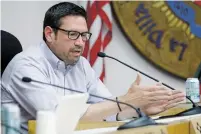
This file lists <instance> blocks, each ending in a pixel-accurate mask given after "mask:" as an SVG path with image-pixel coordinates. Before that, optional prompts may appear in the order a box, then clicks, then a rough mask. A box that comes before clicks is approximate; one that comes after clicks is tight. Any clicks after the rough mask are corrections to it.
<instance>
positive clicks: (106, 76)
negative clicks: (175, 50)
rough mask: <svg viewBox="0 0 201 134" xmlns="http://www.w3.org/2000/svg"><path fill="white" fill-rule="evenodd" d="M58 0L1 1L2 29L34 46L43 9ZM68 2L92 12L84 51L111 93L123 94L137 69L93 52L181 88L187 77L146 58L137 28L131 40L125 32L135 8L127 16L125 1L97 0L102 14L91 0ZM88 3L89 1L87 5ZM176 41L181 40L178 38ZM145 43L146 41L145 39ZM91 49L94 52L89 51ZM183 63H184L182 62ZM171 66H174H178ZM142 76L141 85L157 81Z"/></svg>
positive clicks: (26, 44) (161, 51)
mask: <svg viewBox="0 0 201 134" xmlns="http://www.w3.org/2000/svg"><path fill="white" fill-rule="evenodd" d="M58 2H61V1H31V2H28V1H12V2H11V1H2V2H1V29H2V30H5V31H7V32H10V33H12V34H13V35H15V36H16V37H17V38H18V39H19V41H20V42H21V44H22V47H23V49H24V50H25V49H27V48H28V47H29V46H31V45H36V44H38V43H40V42H41V41H42V30H43V19H44V15H45V12H46V11H47V9H48V8H49V7H50V6H52V5H54V4H56V3H58ZM71 2H73V3H75V4H78V5H80V6H83V7H84V8H85V9H88V10H89V9H90V12H88V13H89V14H90V15H91V17H92V15H93V16H94V15H95V17H94V18H93V17H92V18H90V23H91V24H89V27H90V31H91V32H92V34H93V36H92V39H91V40H90V42H89V44H88V45H89V47H88V51H85V56H86V57H87V58H88V59H89V60H90V63H91V64H92V66H93V68H94V69H95V71H96V72H97V74H98V75H99V76H100V77H101V78H103V81H104V83H105V85H106V86H107V87H108V89H109V90H110V91H111V92H112V93H113V94H114V95H121V94H124V93H126V92H127V90H128V88H129V87H130V85H131V84H132V82H133V81H134V80H135V78H136V75H137V72H135V71H133V70H131V69H130V68H127V67H125V66H124V65H122V64H120V63H118V62H116V61H114V60H111V59H105V60H104V61H103V59H100V58H98V57H96V54H95V52H96V51H98V50H100V51H104V52H105V53H107V54H108V55H110V56H113V57H116V58H118V59H119V60H121V61H124V62H125V63H128V64H129V65H131V66H133V67H135V68H137V69H139V70H141V71H143V72H145V73H147V74H149V75H151V76H153V77H155V78H156V79H159V80H160V81H162V82H164V83H167V84H169V85H170V86H172V87H174V88H176V89H181V90H184V88H185V80H186V79H185V78H184V77H183V78H182V77H180V76H179V75H176V74H173V73H170V72H171V71H168V69H166V66H165V64H163V65H162V64H161V65H160V64H159V62H158V61H159V60H158V61H156V62H154V60H155V59H149V56H148V55H146V51H144V53H143V50H142V48H140V47H139V45H137V44H136V45H134V42H135V40H134V41H133V39H135V38H136V37H139V38H138V40H140V41H141V40H144V41H145V40H146V38H144V37H141V36H140V35H141V34H140V33H139V32H136V31H134V33H133V34H132V36H133V39H132V37H131V33H132V32H131V33H130V31H128V29H129V27H125V25H126V24H125V21H124V22H123V21H122V20H123V19H124V18H123V17H124V16H125V17H126V16H128V17H129V12H133V11H134V9H132V8H131V10H129V11H128V15H126V14H124V15H122V16H123V17H122V16H121V14H122V13H124V12H123V11H124V9H125V8H127V7H126V6H125V7H124V6H122V5H123V4H126V3H123V4H122V3H115V2H111V3H112V4H111V3H109V2H105V3H99V4H98V5H99V6H101V7H100V8H102V9H103V10H102V11H103V13H101V12H99V13H100V14H96V10H97V7H96V8H95V9H94V8H89V7H90V6H91V7H92V5H93V2H92V1H91V2H90V3H88V1H71ZM145 3H146V2H145ZM87 4H89V5H88V8H87ZM101 4H102V5H101ZM138 4H139V3H138ZM111 5H113V8H112V7H111ZM130 5H132V4H130ZM134 5H135V4H134ZM121 6H122V7H121ZM134 7H135V6H134ZM120 8H122V10H118V9H120ZM137 8H138V7H137V6H136V7H135V9H137ZM146 8H147V9H151V8H152V7H149V4H147V5H146ZM199 8H200V7H199ZM119 11H122V12H119ZM153 12H154V11H153ZM153 12H151V11H150V14H152V15H153V16H154V17H153V20H155V21H156V23H159V22H160V19H161V18H156V16H157V13H156V14H153ZM101 15H103V16H104V15H106V17H101ZM118 15H119V16H118ZM89 17H90V16H89ZM121 17H122V18H121ZM107 18H108V19H107ZM129 18H130V17H129ZM136 18H137V17H136ZM161 21H162V23H163V19H161ZM200 24H201V23H200ZM178 25H179V24H178ZM157 26H159V27H160V24H158V25H157ZM133 27H134V28H132V27H131V28H130V30H132V29H135V27H136V26H135V24H133ZM161 27H162V26H161ZM135 30H137V29H135ZM138 30H139V29H138ZM123 31H124V32H123ZM164 31H165V30H164ZM100 33H101V34H102V37H101V39H102V42H103V43H105V44H104V46H100V47H99V49H98V50H97V49H95V50H93V47H94V43H95V42H96V40H97V39H98V36H99V35H100ZM184 33H185V32H184ZM126 36H127V37H126ZM165 37H168V35H166V36H165ZM165 37H164V38H165ZM190 37H192V38H193V37H194V38H197V37H196V36H195V35H190ZM164 40H165V39H162V41H164ZM189 40H190V39H189ZM104 41H105V42H104ZM179 41H181V38H180V40H179ZM189 42H190V41H187V43H189ZM145 43H147V41H146V42H145ZM198 43H201V42H200V39H198ZM139 44H140V43H139ZM148 44H150V43H148ZM187 45H188V44H187ZM199 45H200V44H199ZM200 46H201V45H200ZM162 48H163V47H162ZM200 48H201V47H200ZM152 49H153V50H151V52H155V51H158V48H157V46H156V45H153V46H152ZM90 50H93V51H91V52H90ZM163 50H164V51H165V48H163V49H161V50H160V53H163ZM192 50H193V49H192ZM92 54H93V55H92ZM94 54H95V55H94ZM169 55H170V54H168V55H167V57H168V56H169ZM159 56H160V55H159ZM177 56H178V55H177ZM199 56H200V55H199ZM199 56H198V58H197V59H196V63H195V64H193V65H195V66H197V65H198V62H197V61H201V56H200V57H199ZM187 57H189V55H186V54H184V59H183V60H182V61H181V62H184V61H185V60H186V58H187ZM169 58H171V56H169ZM173 58H174V57H173ZM179 62H180V61H179V60H177V63H179ZM103 63H104V66H103ZM161 63H162V62H161ZM190 64H192V63H190ZM159 66H160V67H159ZM183 66H185V64H183ZM174 67H175V68H177V67H178V66H174ZM162 68H163V69H162ZM141 77H142V82H141V84H142V85H154V84H156V82H154V81H153V80H151V79H149V78H146V77H145V76H143V75H141ZM189 77H190V76H189Z"/></svg>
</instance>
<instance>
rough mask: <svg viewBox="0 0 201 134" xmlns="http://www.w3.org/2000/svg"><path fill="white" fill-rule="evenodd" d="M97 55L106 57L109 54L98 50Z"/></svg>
mask: <svg viewBox="0 0 201 134" xmlns="http://www.w3.org/2000/svg"><path fill="white" fill-rule="evenodd" d="M97 55H98V57H102V58H104V57H106V56H107V55H106V54H105V53H103V52H98V53H97Z"/></svg>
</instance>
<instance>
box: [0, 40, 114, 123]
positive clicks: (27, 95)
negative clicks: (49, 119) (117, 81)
mask: <svg viewBox="0 0 201 134" xmlns="http://www.w3.org/2000/svg"><path fill="white" fill-rule="evenodd" d="M25 76H26V77H30V78H32V79H35V80H38V81H42V82H46V83H51V84H55V85H59V86H61V87H66V88H71V89H74V90H79V91H83V92H88V93H91V94H95V95H99V96H104V97H112V95H111V93H110V92H109V91H108V89H107V88H106V87H105V85H104V84H103V83H102V82H101V81H100V79H99V78H98V76H97V75H96V74H95V71H94V70H93V69H92V68H91V66H90V64H89V62H88V61H87V60H86V59H85V58H84V57H80V59H79V60H78V62H76V63H75V64H74V65H65V63H64V62H63V61H61V60H59V59H58V58H57V57H56V56H55V55H54V54H53V53H52V51H51V50H50V49H49V48H48V46H47V45H46V44H45V43H44V42H42V43H40V44H38V45H36V46H31V47H30V48H29V49H27V50H25V51H23V52H21V53H19V54H17V55H16V56H15V57H14V58H13V59H12V61H11V62H10V63H9V64H8V66H7V68H6V70H5V71H4V73H3V76H2V88H1V95H2V96H1V103H2V105H5V104H7V103H15V104H18V105H19V107H20V111H21V122H22V123H23V122H27V121H28V120H30V119H35V118H36V112H37V111H38V110H53V109H55V107H56V105H57V102H58V98H59V97H61V96H64V95H67V94H70V93H71V92H70V91H67V90H64V89H60V88H55V87H52V86H47V85H44V84H39V83H34V82H31V83H25V82H22V80H21V79H22V77H25ZM100 101H102V100H101V99H99V98H95V97H90V98H89V100H88V102H89V103H97V102H100Z"/></svg>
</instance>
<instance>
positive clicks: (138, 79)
mask: <svg viewBox="0 0 201 134" xmlns="http://www.w3.org/2000/svg"><path fill="white" fill-rule="evenodd" d="M140 82H141V76H140V74H139V73H137V77H136V79H135V81H134V83H133V84H134V85H140Z"/></svg>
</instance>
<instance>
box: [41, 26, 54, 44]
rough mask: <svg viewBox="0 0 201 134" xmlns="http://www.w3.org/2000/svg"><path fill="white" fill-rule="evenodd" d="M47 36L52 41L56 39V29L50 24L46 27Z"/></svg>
mask: <svg viewBox="0 0 201 134" xmlns="http://www.w3.org/2000/svg"><path fill="white" fill-rule="evenodd" d="M44 34H45V38H46V40H47V41H48V42H52V41H53V39H54V36H55V35H54V31H53V29H52V28H51V27H50V26H46V27H45V29H44Z"/></svg>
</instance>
